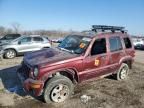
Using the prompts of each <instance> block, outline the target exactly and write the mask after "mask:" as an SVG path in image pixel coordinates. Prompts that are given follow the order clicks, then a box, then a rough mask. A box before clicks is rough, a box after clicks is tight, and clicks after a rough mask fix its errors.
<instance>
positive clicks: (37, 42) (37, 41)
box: [32, 36, 44, 51]
mask: <svg viewBox="0 0 144 108" xmlns="http://www.w3.org/2000/svg"><path fill="white" fill-rule="evenodd" d="M43 42H44V40H43V38H42V37H38V36H37V37H33V40H32V46H33V51H37V50H40V49H42V47H43V45H42V44H43Z"/></svg>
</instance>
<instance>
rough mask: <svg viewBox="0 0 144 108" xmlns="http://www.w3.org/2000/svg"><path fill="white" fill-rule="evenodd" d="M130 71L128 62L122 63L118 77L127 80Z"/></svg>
mask: <svg viewBox="0 0 144 108" xmlns="http://www.w3.org/2000/svg"><path fill="white" fill-rule="evenodd" d="M128 73H129V66H128V65H127V64H126V63H122V64H121V66H120V68H119V70H118V72H117V74H116V79H117V80H125V79H126V78H127V76H128Z"/></svg>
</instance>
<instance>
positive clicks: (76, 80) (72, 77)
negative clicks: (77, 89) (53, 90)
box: [44, 71, 78, 88]
mask: <svg viewBox="0 0 144 108" xmlns="http://www.w3.org/2000/svg"><path fill="white" fill-rule="evenodd" d="M59 75H63V76H66V77H67V78H69V79H70V80H71V81H72V82H73V83H74V84H76V83H78V76H77V74H76V73H75V74H72V73H70V72H67V71H60V72H56V73H54V74H52V75H49V77H48V78H47V80H46V81H45V83H44V88H45V86H46V83H47V82H48V81H49V80H50V79H51V78H53V77H54V76H59Z"/></svg>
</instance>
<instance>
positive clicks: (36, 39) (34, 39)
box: [33, 37, 43, 42]
mask: <svg viewBox="0 0 144 108" xmlns="http://www.w3.org/2000/svg"><path fill="white" fill-rule="evenodd" d="M33 41H35V42H42V41H43V39H42V38H41V37H33Z"/></svg>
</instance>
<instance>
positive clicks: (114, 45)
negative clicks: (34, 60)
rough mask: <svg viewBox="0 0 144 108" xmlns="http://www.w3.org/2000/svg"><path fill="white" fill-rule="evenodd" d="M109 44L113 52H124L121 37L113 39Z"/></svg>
mask: <svg viewBox="0 0 144 108" xmlns="http://www.w3.org/2000/svg"><path fill="white" fill-rule="evenodd" d="M109 43H110V51H111V52H114V51H119V50H122V43H121V39H120V37H111V38H110V39H109Z"/></svg>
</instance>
